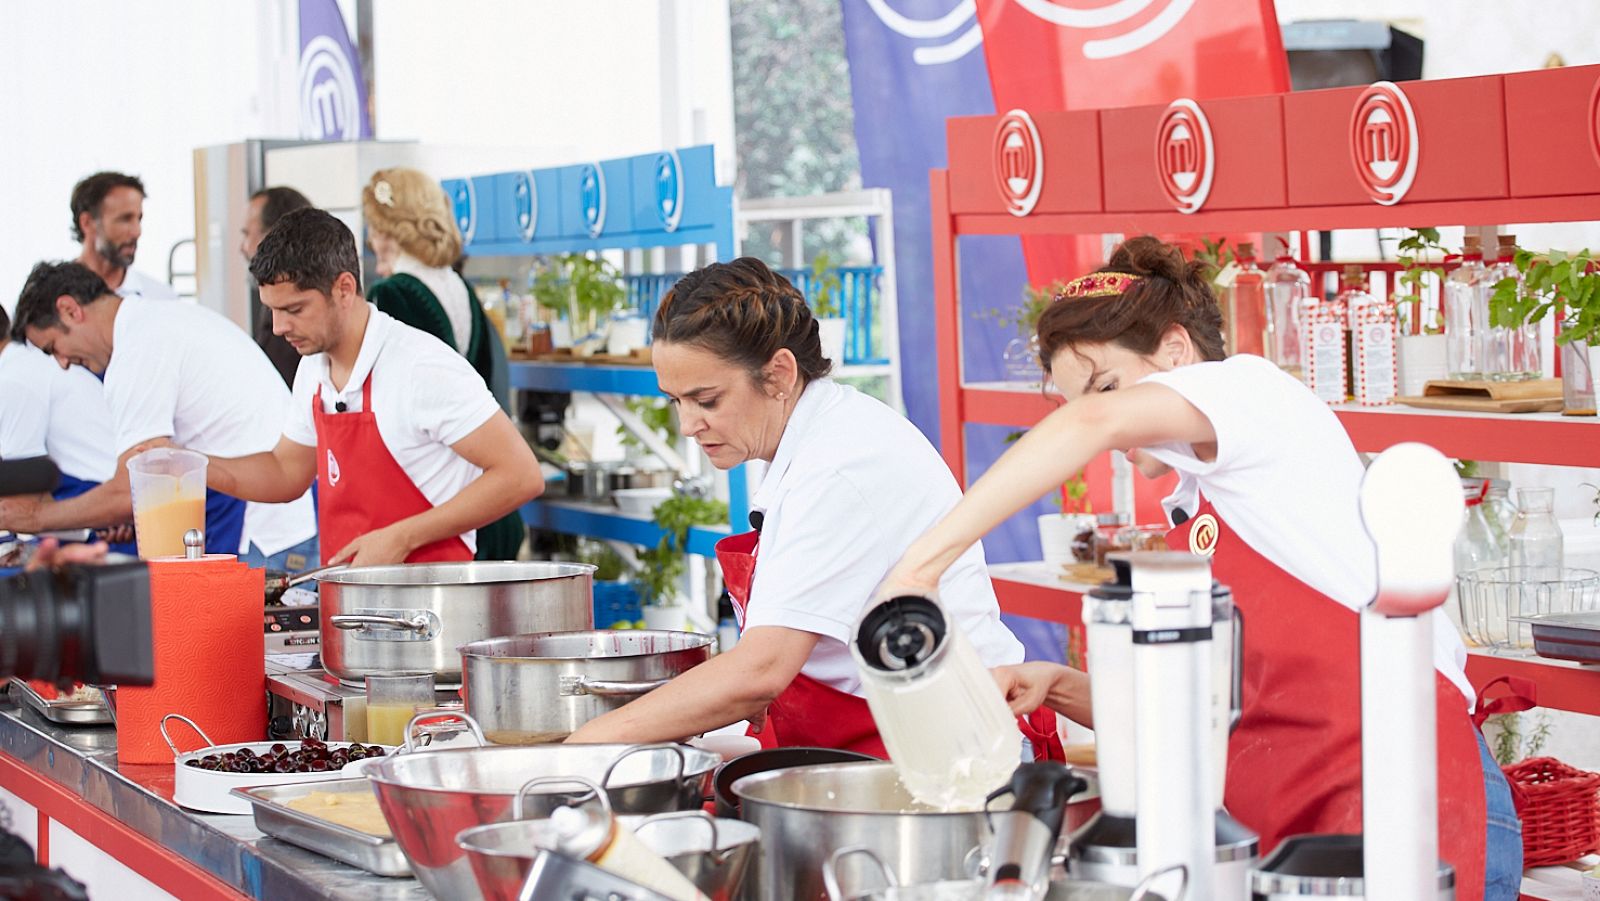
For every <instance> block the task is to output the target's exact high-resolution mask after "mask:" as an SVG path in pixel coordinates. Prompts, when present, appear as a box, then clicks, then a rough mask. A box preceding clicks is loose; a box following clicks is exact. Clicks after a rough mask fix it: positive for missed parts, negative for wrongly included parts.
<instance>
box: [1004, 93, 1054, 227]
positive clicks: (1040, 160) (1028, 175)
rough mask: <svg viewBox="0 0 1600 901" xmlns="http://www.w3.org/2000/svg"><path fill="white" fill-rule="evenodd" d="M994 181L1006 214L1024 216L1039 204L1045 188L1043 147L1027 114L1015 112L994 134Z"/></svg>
mask: <svg viewBox="0 0 1600 901" xmlns="http://www.w3.org/2000/svg"><path fill="white" fill-rule="evenodd" d="M994 177H995V184H996V186H998V187H999V189H1000V196H1001V197H1002V198H1004V200H1005V202H1006V212H1008V213H1010V214H1011V215H1013V216H1026V215H1028V214H1029V213H1031V212H1033V208H1034V206H1035V205H1037V204H1038V203H1039V189H1040V188H1041V187H1043V186H1044V145H1043V144H1041V143H1040V141H1039V129H1038V128H1036V127H1034V124H1033V118H1032V117H1030V116H1029V115H1028V114H1027V113H1026V112H1024V111H1022V110H1019V109H1014V110H1012V111H1011V112H1009V113H1006V114H1005V115H1004V116H1002V117H1001V118H1000V124H999V125H998V126H996V128H995V130H994Z"/></svg>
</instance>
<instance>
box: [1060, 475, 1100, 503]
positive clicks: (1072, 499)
mask: <svg viewBox="0 0 1600 901" xmlns="http://www.w3.org/2000/svg"><path fill="white" fill-rule="evenodd" d="M1061 494H1062V503H1061V512H1062V513H1093V512H1094V505H1093V504H1091V503H1090V502H1089V479H1088V475H1087V473H1086V472H1085V471H1084V470H1082V469H1080V470H1078V471H1077V473H1076V474H1074V475H1073V477H1072V478H1070V479H1067V481H1066V483H1065V484H1063V485H1062V486H1061Z"/></svg>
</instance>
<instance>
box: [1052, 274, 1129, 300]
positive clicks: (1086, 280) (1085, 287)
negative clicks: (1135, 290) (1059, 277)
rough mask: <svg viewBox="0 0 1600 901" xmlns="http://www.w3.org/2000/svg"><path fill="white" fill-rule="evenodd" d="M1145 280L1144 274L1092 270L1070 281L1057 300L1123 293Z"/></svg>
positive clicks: (1057, 296)
mask: <svg viewBox="0 0 1600 901" xmlns="http://www.w3.org/2000/svg"><path fill="white" fill-rule="evenodd" d="M1142 281H1144V276H1142V275H1129V274H1128V273H1126V272H1091V273H1089V274H1088V275H1082V276H1079V277H1077V278H1075V279H1073V280H1072V281H1070V282H1067V284H1066V287H1064V288H1062V289H1061V293H1060V294H1058V295H1056V299H1057V300H1072V299H1078V298H1083V297H1110V296H1112V295H1115V294H1121V293H1123V292H1125V291H1127V290H1128V289H1129V288H1131V287H1133V286H1134V285H1137V284H1138V283H1139V282H1142Z"/></svg>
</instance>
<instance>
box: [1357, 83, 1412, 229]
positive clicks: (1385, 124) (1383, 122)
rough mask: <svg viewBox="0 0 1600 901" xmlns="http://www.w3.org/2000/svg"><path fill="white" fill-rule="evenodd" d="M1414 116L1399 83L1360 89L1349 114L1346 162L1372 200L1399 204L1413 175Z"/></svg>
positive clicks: (1386, 204)
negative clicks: (1354, 170) (1348, 139)
mask: <svg viewBox="0 0 1600 901" xmlns="http://www.w3.org/2000/svg"><path fill="white" fill-rule="evenodd" d="M1419 152H1420V151H1419V147H1418V144H1417V117H1416V115H1415V114H1414V113H1412V111H1411V101H1410V100H1409V99H1407V98H1406V94H1405V92H1404V91H1402V90H1400V86H1399V85H1396V84H1394V83H1393V82H1388V81H1380V82H1377V83H1375V84H1373V85H1372V86H1371V87H1369V88H1367V89H1366V90H1365V91H1363V92H1361V96H1360V97H1359V98H1357V100H1356V108H1355V112H1354V113H1353V114H1352V115H1351V116H1350V162H1351V163H1352V164H1353V165H1354V166H1355V169H1356V178H1357V179H1358V180H1359V181H1360V182H1361V186H1362V187H1363V188H1366V190H1367V193H1368V194H1369V195H1371V197H1372V199H1373V200H1375V201H1377V202H1378V203H1381V204H1383V205H1384V206H1391V205H1393V204H1396V203H1399V202H1400V200H1401V198H1403V197H1405V196H1406V192H1407V191H1409V190H1411V182H1412V181H1413V180H1414V179H1415V178H1416V177H1417V157H1418V155H1419Z"/></svg>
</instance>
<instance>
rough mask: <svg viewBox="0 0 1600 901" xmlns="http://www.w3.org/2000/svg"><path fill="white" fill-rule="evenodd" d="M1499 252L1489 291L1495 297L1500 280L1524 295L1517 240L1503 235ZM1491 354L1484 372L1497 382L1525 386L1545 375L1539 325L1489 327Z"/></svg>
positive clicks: (1489, 270) (1492, 268)
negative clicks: (1512, 284) (1508, 281)
mask: <svg viewBox="0 0 1600 901" xmlns="http://www.w3.org/2000/svg"><path fill="white" fill-rule="evenodd" d="M1497 240H1498V242H1499V245H1498V248H1499V252H1498V253H1497V254H1496V255H1495V262H1494V265H1493V266H1490V267H1489V269H1488V276H1487V280H1486V290H1487V291H1488V293H1489V294H1490V296H1493V294H1494V287H1495V285H1498V284H1499V283H1500V282H1501V280H1503V279H1507V278H1511V279H1516V282H1517V293H1518V294H1521V293H1522V273H1521V272H1519V271H1517V264H1516V254H1517V236H1516V235H1500V236H1499V237H1498V239H1497ZM1486 343H1487V344H1488V347H1489V351H1488V359H1486V360H1485V361H1484V362H1485V366H1484V368H1485V371H1486V372H1487V373H1488V375H1489V378H1490V379H1493V380H1494V381H1507V382H1522V381H1530V380H1532V379H1536V378H1539V377H1540V376H1541V375H1543V374H1544V356H1543V347H1542V346H1541V339H1540V337H1539V323H1537V322H1525V323H1523V324H1522V325H1520V326H1517V327H1516V328H1500V327H1497V326H1493V325H1491V326H1490V327H1489V331H1488V336H1487V342H1486Z"/></svg>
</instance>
